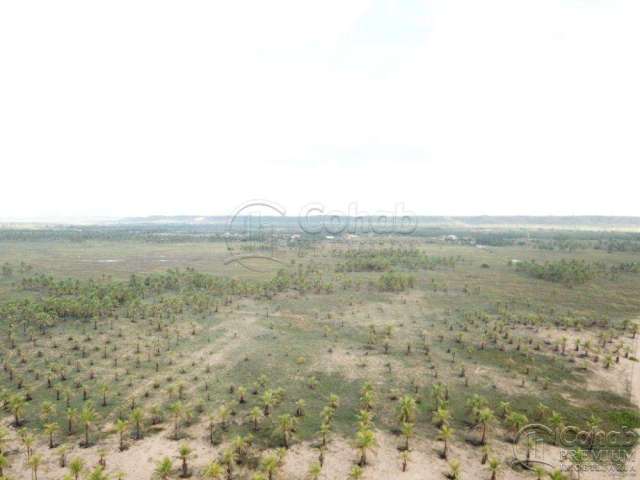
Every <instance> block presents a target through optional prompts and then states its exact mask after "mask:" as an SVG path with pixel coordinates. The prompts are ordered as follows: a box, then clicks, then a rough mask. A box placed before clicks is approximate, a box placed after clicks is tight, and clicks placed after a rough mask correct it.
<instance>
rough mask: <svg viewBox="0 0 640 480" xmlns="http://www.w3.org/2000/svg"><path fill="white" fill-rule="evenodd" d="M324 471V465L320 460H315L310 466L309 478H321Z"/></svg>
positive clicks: (316, 479) (315, 479)
mask: <svg viewBox="0 0 640 480" xmlns="http://www.w3.org/2000/svg"><path fill="white" fill-rule="evenodd" d="M321 473H322V465H320V463H319V462H314V463H312V464H311V466H310V467H309V472H308V473H307V478H308V479H309V480H318V479H319V478H320V474H321Z"/></svg>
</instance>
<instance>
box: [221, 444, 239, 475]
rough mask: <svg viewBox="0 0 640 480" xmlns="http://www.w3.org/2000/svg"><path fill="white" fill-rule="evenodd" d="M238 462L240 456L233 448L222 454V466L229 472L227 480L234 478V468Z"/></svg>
mask: <svg viewBox="0 0 640 480" xmlns="http://www.w3.org/2000/svg"><path fill="white" fill-rule="evenodd" d="M237 461H238V454H237V453H236V451H235V450H234V449H233V448H227V449H226V450H225V451H224V452H223V453H222V464H223V465H224V466H225V468H226V470H227V480H231V479H232V478H233V466H234V465H235V464H236V462H237Z"/></svg>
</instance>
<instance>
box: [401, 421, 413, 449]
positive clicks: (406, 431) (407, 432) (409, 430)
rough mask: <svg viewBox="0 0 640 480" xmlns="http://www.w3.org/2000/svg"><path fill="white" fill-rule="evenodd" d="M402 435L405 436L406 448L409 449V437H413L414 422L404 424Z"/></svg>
mask: <svg viewBox="0 0 640 480" xmlns="http://www.w3.org/2000/svg"><path fill="white" fill-rule="evenodd" d="M402 436H403V437H404V450H409V439H410V438H411V437H413V423H403V424H402Z"/></svg>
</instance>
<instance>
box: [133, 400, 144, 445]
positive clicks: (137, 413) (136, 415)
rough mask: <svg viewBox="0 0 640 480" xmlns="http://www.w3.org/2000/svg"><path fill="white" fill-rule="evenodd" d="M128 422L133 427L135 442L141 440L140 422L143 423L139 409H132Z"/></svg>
mask: <svg viewBox="0 0 640 480" xmlns="http://www.w3.org/2000/svg"><path fill="white" fill-rule="evenodd" d="M129 422H131V423H132V424H133V425H134V426H135V431H134V437H135V439H136V440H140V439H141V438H142V422H144V411H143V410H142V409H141V408H139V407H138V408H134V409H133V410H132V411H131V414H130V415H129Z"/></svg>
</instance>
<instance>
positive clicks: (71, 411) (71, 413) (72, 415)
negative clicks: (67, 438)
mask: <svg viewBox="0 0 640 480" xmlns="http://www.w3.org/2000/svg"><path fill="white" fill-rule="evenodd" d="M76 418H78V411H77V410H76V409H75V408H67V433H68V434H69V435H71V434H72V433H73V423H74V422H75V420H76Z"/></svg>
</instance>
